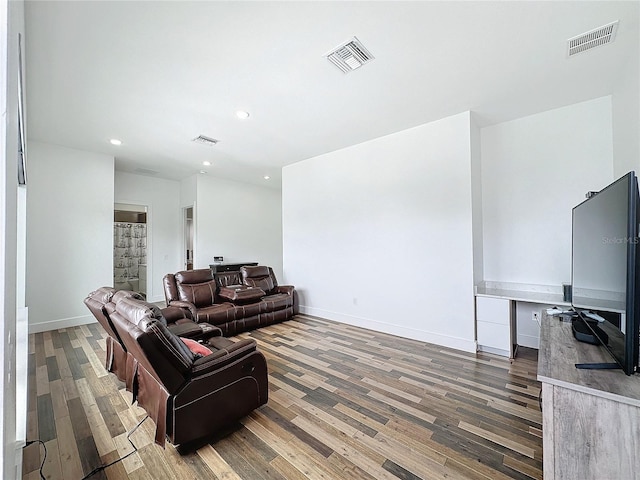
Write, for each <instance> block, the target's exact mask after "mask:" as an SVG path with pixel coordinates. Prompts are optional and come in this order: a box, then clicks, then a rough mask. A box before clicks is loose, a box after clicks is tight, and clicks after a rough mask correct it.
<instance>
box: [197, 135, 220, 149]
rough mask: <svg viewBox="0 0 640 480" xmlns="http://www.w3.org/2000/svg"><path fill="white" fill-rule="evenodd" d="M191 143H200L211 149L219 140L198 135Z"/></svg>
mask: <svg viewBox="0 0 640 480" xmlns="http://www.w3.org/2000/svg"><path fill="white" fill-rule="evenodd" d="M192 141H193V142H196V143H201V144H202V145H208V146H209V147H213V146H214V145H215V144H216V143H218V142H219V141H220V140H216V139H215V138H211V137H205V136H204V135H198V136H197V137H196V138H194V139H193V140H192Z"/></svg>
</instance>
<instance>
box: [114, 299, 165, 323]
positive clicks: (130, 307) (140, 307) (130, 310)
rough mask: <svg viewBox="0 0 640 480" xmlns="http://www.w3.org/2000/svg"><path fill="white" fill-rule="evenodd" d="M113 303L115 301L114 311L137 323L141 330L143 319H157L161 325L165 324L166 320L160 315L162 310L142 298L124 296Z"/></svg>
mask: <svg viewBox="0 0 640 480" xmlns="http://www.w3.org/2000/svg"><path fill="white" fill-rule="evenodd" d="M114 298H115V295H114ZM113 303H115V306H116V307H115V311H116V312H118V313H119V314H120V315H122V316H123V317H124V318H126V319H127V320H129V321H130V322H131V323H133V324H135V325H138V327H139V328H140V329H141V330H144V328H143V327H142V325H141V322H142V321H143V320H145V319H148V320H157V321H158V322H160V323H162V324H163V325H166V324H167V321H166V320H165V318H164V316H163V315H162V310H160V308H159V307H158V306H157V305H154V304H153V303H147V302H145V301H144V300H138V299H136V298H135V297H125V298H123V299H121V300H120V301H118V302H117V303H116V302H113Z"/></svg>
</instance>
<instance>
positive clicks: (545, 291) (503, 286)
mask: <svg viewBox="0 0 640 480" xmlns="http://www.w3.org/2000/svg"><path fill="white" fill-rule="evenodd" d="M561 291H562V287H560V286H557V287H556V286H546V285H524V284H513V283H498V282H482V284H481V285H477V286H476V287H475V297H476V339H477V342H478V350H480V351H484V352H489V353H494V354H497V355H503V356H506V357H509V359H510V360H513V359H514V358H515V356H516V354H517V351H518V336H517V319H516V302H526V303H537V304H540V305H548V306H553V305H556V306H559V307H569V306H571V304H570V303H569V302H566V301H564V300H563V295H562V293H561Z"/></svg>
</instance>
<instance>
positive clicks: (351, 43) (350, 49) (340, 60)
mask: <svg viewBox="0 0 640 480" xmlns="http://www.w3.org/2000/svg"><path fill="white" fill-rule="evenodd" d="M324 56H325V57H327V60H329V61H330V62H331V63H333V64H334V65H335V66H336V67H338V68H339V69H340V71H341V72H342V73H349V72H351V71H353V70H355V69H356V68H360V67H361V66H362V65H364V64H365V63H369V62H370V61H371V60H373V59H374V58H375V57H374V56H373V55H371V53H369V51H368V50H367V49H366V48H364V45H362V43H360V40H358V39H357V38H356V37H353V38H352V39H351V40H348V41H346V42H345V43H343V44H342V45H339V46H338V47H336V48H334V49H333V50H331V51H330V52H328V53H325V54H324Z"/></svg>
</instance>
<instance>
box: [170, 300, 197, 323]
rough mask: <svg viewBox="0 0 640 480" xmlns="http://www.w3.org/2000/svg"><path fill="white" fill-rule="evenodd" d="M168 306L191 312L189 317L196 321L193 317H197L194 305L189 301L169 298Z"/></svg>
mask: <svg viewBox="0 0 640 480" xmlns="http://www.w3.org/2000/svg"><path fill="white" fill-rule="evenodd" d="M169 306H170V307H178V308H182V309H185V310H188V311H189V313H190V314H191V318H192V319H194V322H195V321H196V320H195V319H196V318H198V315H197V309H196V306H195V305H194V304H193V303H191V302H185V301H183V300H171V302H169Z"/></svg>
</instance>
